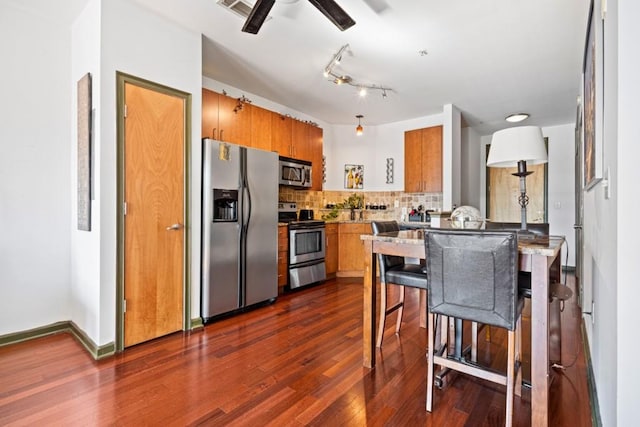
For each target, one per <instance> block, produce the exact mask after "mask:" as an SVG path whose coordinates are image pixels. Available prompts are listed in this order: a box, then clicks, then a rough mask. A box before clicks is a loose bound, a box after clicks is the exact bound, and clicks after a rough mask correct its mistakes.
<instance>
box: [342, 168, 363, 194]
mask: <svg viewBox="0 0 640 427" xmlns="http://www.w3.org/2000/svg"><path fill="white" fill-rule="evenodd" d="M344 188H347V189H350V190H353V189H358V188H359V189H362V188H364V166H363V165H344Z"/></svg>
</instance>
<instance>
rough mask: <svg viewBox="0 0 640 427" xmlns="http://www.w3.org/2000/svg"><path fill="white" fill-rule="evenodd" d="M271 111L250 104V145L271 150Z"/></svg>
mask: <svg viewBox="0 0 640 427" xmlns="http://www.w3.org/2000/svg"><path fill="white" fill-rule="evenodd" d="M271 115H272V113H271V111H269V110H265V109H264V108H260V107H256V106H255V105H252V106H251V147H253V148H260V149H262V150H267V151H271Z"/></svg>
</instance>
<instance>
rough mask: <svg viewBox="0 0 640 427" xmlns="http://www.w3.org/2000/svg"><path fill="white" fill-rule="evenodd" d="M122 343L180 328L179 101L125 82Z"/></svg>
mask: <svg viewBox="0 0 640 427" xmlns="http://www.w3.org/2000/svg"><path fill="white" fill-rule="evenodd" d="M124 93H125V109H126V115H125V119H124V121H125V126H124V129H125V135H124V183H125V185H124V187H125V188H124V197H125V199H124V200H125V203H126V212H125V218H124V298H125V312H124V346H125V347H127V346H131V345H134V344H138V343H141V342H144V341H148V340H151V339H153V338H157V337H160V336H163V335H166V334H169V333H172V332H175V331H179V330H181V329H183V313H184V303H183V295H184V286H185V283H184V238H185V236H184V233H185V231H184V226H183V224H184V200H185V195H184V188H185V185H184V182H185V181H184V180H185V171H184V164H185V159H184V155H185V154H184V153H185V149H184V147H185V105H184V103H185V100H184V99H183V98H180V97H176V96H171V95H168V94H165V93H161V92H157V91H154V90H151V89H146V88H143V87H140V86H137V85H134V84H131V83H126V84H125V88H124Z"/></svg>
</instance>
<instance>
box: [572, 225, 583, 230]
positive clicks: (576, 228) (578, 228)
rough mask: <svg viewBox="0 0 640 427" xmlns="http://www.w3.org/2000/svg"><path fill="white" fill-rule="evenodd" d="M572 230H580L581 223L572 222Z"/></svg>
mask: <svg viewBox="0 0 640 427" xmlns="http://www.w3.org/2000/svg"><path fill="white" fill-rule="evenodd" d="M573 229H574V230H582V224H573Z"/></svg>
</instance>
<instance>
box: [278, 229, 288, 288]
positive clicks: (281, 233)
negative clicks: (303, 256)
mask: <svg viewBox="0 0 640 427" xmlns="http://www.w3.org/2000/svg"><path fill="white" fill-rule="evenodd" d="M288 258H289V231H288V229H287V226H286V225H279V226H278V295H282V294H283V293H284V288H285V286H287V282H288V280H289V269H288V266H287V261H288Z"/></svg>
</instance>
